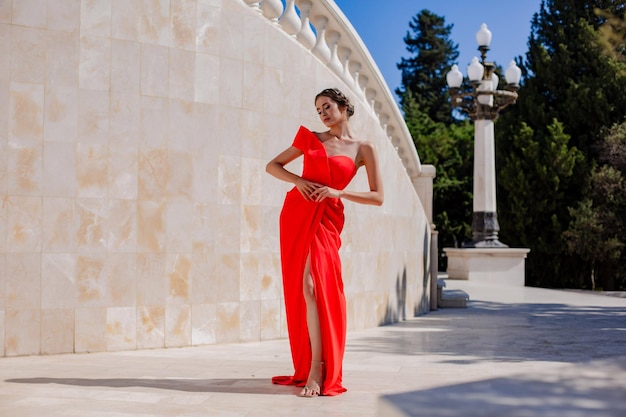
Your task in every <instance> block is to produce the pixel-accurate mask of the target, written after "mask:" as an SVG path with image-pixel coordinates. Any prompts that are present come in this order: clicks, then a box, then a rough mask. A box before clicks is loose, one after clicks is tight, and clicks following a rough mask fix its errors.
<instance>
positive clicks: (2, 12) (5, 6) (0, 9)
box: [0, 1, 13, 56]
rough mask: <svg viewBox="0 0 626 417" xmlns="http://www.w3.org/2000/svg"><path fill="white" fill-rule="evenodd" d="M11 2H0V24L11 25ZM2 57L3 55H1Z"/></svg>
mask: <svg viewBox="0 0 626 417" xmlns="http://www.w3.org/2000/svg"><path fill="white" fill-rule="evenodd" d="M11 3H12V2H10V1H2V2H0V23H11V15H12V9H13V8H12V7H11V6H12V4H11ZM3 56H4V55H3Z"/></svg>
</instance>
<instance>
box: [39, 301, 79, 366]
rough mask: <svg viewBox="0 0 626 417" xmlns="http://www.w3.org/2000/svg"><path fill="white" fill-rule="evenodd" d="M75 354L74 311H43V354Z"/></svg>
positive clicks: (67, 309) (65, 309)
mask: <svg viewBox="0 0 626 417" xmlns="http://www.w3.org/2000/svg"><path fill="white" fill-rule="evenodd" d="M73 352H74V310H73V309H70V308H64V309H43V310H41V353H42V354H44V355H55V354H59V353H73Z"/></svg>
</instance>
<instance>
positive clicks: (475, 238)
mask: <svg viewBox="0 0 626 417" xmlns="http://www.w3.org/2000/svg"><path fill="white" fill-rule="evenodd" d="M499 230H500V225H499V224H498V213H496V212H493V211H475V212H474V215H473V219H472V241H471V242H466V243H464V244H463V247H464V248H508V247H509V246H508V245H506V244H504V243H502V242H500V241H499V240H498V231H499Z"/></svg>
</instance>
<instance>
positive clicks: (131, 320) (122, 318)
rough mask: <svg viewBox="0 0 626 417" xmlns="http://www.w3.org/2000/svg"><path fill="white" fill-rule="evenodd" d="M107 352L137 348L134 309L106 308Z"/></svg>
mask: <svg viewBox="0 0 626 417" xmlns="http://www.w3.org/2000/svg"><path fill="white" fill-rule="evenodd" d="M106 344H107V351H116V350H130V349H135V348H136V347H137V311H136V308H135V307H111V308H107V322H106Z"/></svg>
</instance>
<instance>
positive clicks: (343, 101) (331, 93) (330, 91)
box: [315, 88, 354, 119]
mask: <svg viewBox="0 0 626 417" xmlns="http://www.w3.org/2000/svg"><path fill="white" fill-rule="evenodd" d="M322 96H324V97H328V98H329V99H331V100H333V101H334V102H335V103H337V104H338V105H339V107H340V108H344V107H345V109H346V114H347V115H348V119H349V118H350V117H352V116H353V115H354V106H353V105H352V103H350V100H348V97H346V95H345V94H344V93H342V92H341V91H339V89H337V88H327V89H325V90H322V91H321V92H320V93H319V94H318V95H316V96H315V102H317V99H318V98H320V97H322Z"/></svg>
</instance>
